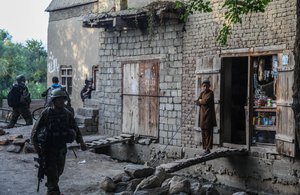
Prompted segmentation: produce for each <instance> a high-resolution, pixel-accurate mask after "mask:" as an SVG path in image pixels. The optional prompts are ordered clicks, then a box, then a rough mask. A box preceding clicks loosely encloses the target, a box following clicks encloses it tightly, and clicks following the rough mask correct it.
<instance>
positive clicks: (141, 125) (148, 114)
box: [122, 60, 159, 138]
mask: <svg viewBox="0 0 300 195" xmlns="http://www.w3.org/2000/svg"><path fill="white" fill-rule="evenodd" d="M158 72H159V67H158V61H153V60H151V61H138V62H134V63H124V64H123V113H122V120H123V122H122V132H124V133H130V134H135V135H142V136H150V137H156V138H157V137H158V106H159V99H158V78H159V77H158V76H159V75H158Z"/></svg>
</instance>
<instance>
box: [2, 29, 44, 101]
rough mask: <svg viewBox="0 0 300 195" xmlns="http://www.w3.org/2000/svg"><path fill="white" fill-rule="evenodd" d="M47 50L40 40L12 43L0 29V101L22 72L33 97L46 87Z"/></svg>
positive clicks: (6, 33)
mask: <svg viewBox="0 0 300 195" xmlns="http://www.w3.org/2000/svg"><path fill="white" fill-rule="evenodd" d="M46 71H47V52H46V50H45V49H44V47H43V44H42V42H41V41H37V40H27V41H26V42H25V43H24V44H21V43H13V42H12V36H11V35H10V34H9V33H8V32H7V31H6V30H3V29H0V88H1V92H0V101H1V100H2V99H3V98H5V97H6V95H7V93H8V91H9V89H10V87H11V86H12V84H13V82H14V81H15V78H16V76H17V75H19V74H24V75H25V76H26V78H27V80H28V81H29V85H30V86H32V87H30V88H29V90H30V91H31V93H32V95H33V98H39V94H40V92H41V91H42V90H44V89H46V77H47V72H46Z"/></svg>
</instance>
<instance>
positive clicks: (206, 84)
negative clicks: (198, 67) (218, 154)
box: [196, 79, 217, 155]
mask: <svg viewBox="0 0 300 195" xmlns="http://www.w3.org/2000/svg"><path fill="white" fill-rule="evenodd" d="M201 87H202V92H201V93H200V96H199V97H198V99H197V100H196V104H197V105H198V106H200V111H199V126H200V128H201V132H202V146H203V149H204V154H203V155H207V154H209V153H210V150H211V149H212V147H213V129H214V126H217V121H216V112H215V103H214V92H213V91H212V90H211V89H210V81H209V80H208V79H207V80H204V81H203V82H202V84H201Z"/></svg>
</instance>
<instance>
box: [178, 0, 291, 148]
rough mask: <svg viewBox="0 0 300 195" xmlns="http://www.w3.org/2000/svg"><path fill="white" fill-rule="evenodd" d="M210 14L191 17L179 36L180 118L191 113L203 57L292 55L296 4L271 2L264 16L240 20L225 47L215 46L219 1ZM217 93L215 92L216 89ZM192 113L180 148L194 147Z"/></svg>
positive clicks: (257, 15) (248, 16)
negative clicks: (259, 50)
mask: <svg viewBox="0 0 300 195" xmlns="http://www.w3.org/2000/svg"><path fill="white" fill-rule="evenodd" d="M211 2H212V4H213V7H214V8H218V10H214V12H212V13H203V14H194V15H192V16H190V17H189V19H188V21H187V23H186V27H185V28H186V32H185V33H184V34H183V78H184V79H183V83H182V94H183V96H182V116H183V117H185V116H186V115H187V113H189V112H190V110H191V109H192V104H191V102H192V101H193V100H194V98H195V97H196V95H195V91H196V78H197V76H198V75H197V74H196V73H195V72H196V66H197V61H199V59H202V58H203V57H205V56H211V57H212V58H220V57H222V56H221V55H220V54H221V52H222V51H225V50H229V49H242V48H247V49H249V48H253V47H267V46H276V45H284V47H285V50H286V51H289V52H291V51H293V48H294V41H295V33H296V0H291V1H285V0H274V1H272V2H271V3H270V4H269V5H268V7H267V10H266V12H265V13H253V14H249V15H247V16H245V17H244V18H243V22H242V24H239V25H236V26H235V27H234V30H233V34H232V35H231V36H230V37H229V39H228V46H226V47H220V46H219V45H218V43H217V42H216V37H217V33H218V29H219V27H220V26H221V25H222V23H223V18H222V17H223V15H222V13H223V12H224V10H222V9H221V3H223V1H220V0H213V1H211ZM216 90H219V89H216ZM195 118H196V112H193V115H192V117H189V120H188V121H187V125H186V126H185V128H183V132H182V134H183V136H182V145H183V146H187V147H196V145H197V144H196V143H195V142H194V137H193V127H194V126H195V121H196V120H195Z"/></svg>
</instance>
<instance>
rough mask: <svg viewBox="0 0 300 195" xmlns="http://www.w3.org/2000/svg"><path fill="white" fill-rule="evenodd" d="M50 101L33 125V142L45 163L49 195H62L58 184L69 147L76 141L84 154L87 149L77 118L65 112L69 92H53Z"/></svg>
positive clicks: (56, 90)
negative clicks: (50, 104) (50, 103)
mask: <svg viewBox="0 0 300 195" xmlns="http://www.w3.org/2000/svg"><path fill="white" fill-rule="evenodd" d="M51 101H52V103H53V105H52V106H51V107H47V108H45V109H44V110H43V112H42V113H41V115H40V118H38V120H37V121H36V123H35V124H34V127H33V129H32V133H31V141H32V143H33V145H34V147H35V149H36V151H37V153H38V155H39V157H41V156H43V157H44V159H45V175H46V176H47V183H46V186H47V187H48V190H47V195H60V189H59V186H58V182H59V177H60V175H61V174H62V173H63V170H64V166H65V159H66V153H67V146H66V144H67V143H71V142H73V141H74V140H76V142H77V143H80V147H81V149H82V150H86V145H85V143H84V141H83V139H82V135H81V133H80V130H79V128H78V126H77V124H76V122H75V119H74V116H73V115H72V113H71V112H70V111H68V110H67V109H66V108H65V102H66V101H67V95H66V92H65V91H64V90H62V89H61V88H58V89H54V90H53V91H52V92H51Z"/></svg>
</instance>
